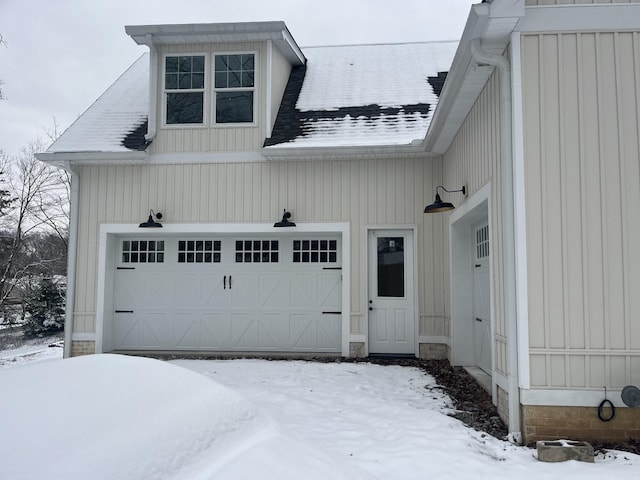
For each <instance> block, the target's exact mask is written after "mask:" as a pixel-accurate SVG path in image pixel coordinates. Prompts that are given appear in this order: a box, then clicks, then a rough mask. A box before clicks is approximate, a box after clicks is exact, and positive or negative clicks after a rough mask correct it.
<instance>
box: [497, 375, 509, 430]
mask: <svg viewBox="0 0 640 480" xmlns="http://www.w3.org/2000/svg"><path fill="white" fill-rule="evenodd" d="M496 407H497V409H498V416H499V417H500V420H502V421H503V422H504V424H505V425H509V393H507V391H506V390H503V389H502V388H500V386H499V385H498V404H497V405H496Z"/></svg>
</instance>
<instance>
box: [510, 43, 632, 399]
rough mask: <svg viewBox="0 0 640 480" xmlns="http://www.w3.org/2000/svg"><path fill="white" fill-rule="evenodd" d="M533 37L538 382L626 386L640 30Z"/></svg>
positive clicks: (527, 50)
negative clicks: (639, 36)
mask: <svg viewBox="0 0 640 480" xmlns="http://www.w3.org/2000/svg"><path fill="white" fill-rule="evenodd" d="M522 45H523V50H522V57H523V72H522V73H523V92H524V105H523V108H524V113H525V115H524V117H525V125H524V126H525V128H524V134H525V168H526V177H527V181H526V202H527V247H528V266H527V268H528V275H529V278H528V282H529V324H530V332H529V338H530V348H531V353H532V355H531V359H532V363H531V368H532V371H531V375H532V379H533V378H535V379H536V381H535V382H534V383H533V386H540V387H560V388H563V387H569V386H570V387H576V388H580V387H584V388H601V387H602V386H605V385H606V386H608V387H611V388H617V387H619V386H620V385H622V384H624V383H625V382H629V381H630V380H631V378H632V377H634V375H637V373H634V371H633V368H634V366H636V367H635V368H637V361H636V359H637V357H638V356H640V349H639V348H638V346H639V345H640V342H639V341H638V335H639V334H640V328H639V327H638V326H637V323H638V322H637V321H636V320H637V318H638V317H639V316H640V301H639V300H638V298H637V297H638V295H637V292H638V291H640V289H639V288H640V280H639V274H638V272H639V271H640V243H639V242H638V240H637V239H638V235H639V234H640V217H639V216H638V215H637V211H638V207H640V155H639V152H640V146H639V143H638V142H639V140H638V138H639V136H640V121H639V119H640V107H639V106H638V98H639V97H640V79H639V78H638V74H637V72H638V71H640V53H639V52H640V42H639V38H638V33H630V32H624V33H616V32H612V33H607V32H598V33H571V34H546V35H527V36H524V37H523V41H522ZM542 355H546V357H547V361H546V363H545V367H544V369H543V370H542V365H541V363H540V362H539V361H537V360H536V361H535V362H534V361H533V358H534V357H535V358H536V359H537V358H539V357H540V356H542ZM537 369H540V370H537ZM542 377H544V379H542Z"/></svg>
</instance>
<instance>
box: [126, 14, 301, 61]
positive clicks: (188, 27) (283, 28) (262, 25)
mask: <svg viewBox="0 0 640 480" xmlns="http://www.w3.org/2000/svg"><path fill="white" fill-rule="evenodd" d="M124 29H125V32H126V33H127V34H128V35H129V36H130V37H131V38H132V39H133V41H134V42H136V43H137V44H138V45H146V46H148V47H151V46H152V45H166V44H180V43H229V42H254V41H266V40H272V41H273V42H274V44H275V45H276V47H277V48H278V50H280V52H281V53H282V55H284V56H285V58H287V60H289V62H291V64H292V65H304V64H305V63H306V58H305V56H304V54H303V53H302V50H301V49H300V47H299V46H298V44H297V43H296V42H295V40H294V39H293V37H292V35H291V33H290V32H289V30H288V28H287V25H286V24H285V23H284V22H282V21H276V22H238V23H191V24H168V25H128V26H126V27H125V28H124Z"/></svg>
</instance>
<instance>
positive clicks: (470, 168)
mask: <svg viewBox="0 0 640 480" xmlns="http://www.w3.org/2000/svg"><path fill="white" fill-rule="evenodd" d="M499 99H500V81H499V76H498V75H497V74H496V73H495V72H494V73H493V75H492V76H491V78H490V80H489V82H487V84H486V86H485V87H484V89H483V91H482V92H481V94H480V96H479V97H478V99H477V100H476V103H475V105H474V107H473V108H472V109H471V111H470V112H469V115H468V116H467V118H466V120H465V121H464V123H463V124H462V126H461V127H460V129H459V130H458V133H457V135H456V137H455V138H454V140H453V142H452V144H451V146H450V147H449V150H448V151H447V153H446V154H445V156H444V160H443V162H444V177H443V178H444V184H445V186H447V185H448V186H451V187H454V188H458V187H459V186H460V185H464V184H466V186H467V190H468V195H469V196H471V195H473V194H474V193H475V192H477V191H478V190H479V189H480V188H481V187H482V186H484V185H485V184H486V183H487V182H489V181H490V182H491V192H492V198H491V202H490V204H491V208H492V211H491V212H489V215H490V216H491V218H492V224H491V232H490V238H491V261H492V264H493V265H492V268H493V287H494V288H493V291H492V292H491V294H492V302H493V305H494V313H495V336H494V339H493V346H494V360H495V367H496V370H497V371H498V372H501V373H503V374H505V375H506V374H507V372H508V365H507V325H506V320H505V318H504V314H503V309H502V300H501V299H502V291H503V280H502V235H501V221H500V219H501V218H502V207H501V205H502V203H501V202H502V200H501V198H502V196H501V185H502V179H501V169H502V167H501V161H500V160H501V151H500V104H499ZM460 202H461V201H460ZM441 218H443V221H446V216H442V217H441ZM443 231H444V235H445V236H447V235H448V228H445V227H444V226H443ZM446 244H447V245H448V244H449V241H448V238H447V239H446ZM447 270H448V268H447ZM448 275H449V273H447V280H448ZM446 299H447V300H446V303H447V304H448V303H449V292H447V293H446Z"/></svg>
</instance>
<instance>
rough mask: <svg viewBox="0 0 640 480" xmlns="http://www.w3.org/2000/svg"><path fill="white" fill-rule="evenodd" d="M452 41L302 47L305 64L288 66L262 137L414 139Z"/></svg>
mask: <svg viewBox="0 0 640 480" xmlns="http://www.w3.org/2000/svg"><path fill="white" fill-rule="evenodd" d="M457 45H458V42H455V41H451V42H428V43H405V44H387V45H347V46H333V47H332V46H328V47H312V48H304V49H303V51H304V53H305V56H306V57H307V59H308V63H307V66H306V69H305V67H300V68H298V69H296V70H294V73H293V75H292V76H291V78H290V81H289V84H288V85H287V92H285V97H286V98H285V101H284V102H283V104H282V105H281V107H280V111H279V113H278V117H277V119H276V124H275V127H274V130H273V134H272V136H271V138H270V139H267V142H266V144H265V145H266V146H272V145H275V146H277V147H344V146H376V145H408V144H410V143H411V142H412V141H413V140H416V139H420V140H421V139H422V138H424V136H425V134H426V132H427V128H428V127H429V122H430V121H431V118H432V116H433V112H434V110H435V107H436V105H437V103H438V96H439V94H440V90H441V89H442V84H443V83H444V78H445V76H446V72H447V71H448V69H449V67H450V66H451V62H452V60H453V57H454V55H455V52H456V47H457ZM305 70H306V71H305ZM294 99H295V102H294V101H293V100H294Z"/></svg>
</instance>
